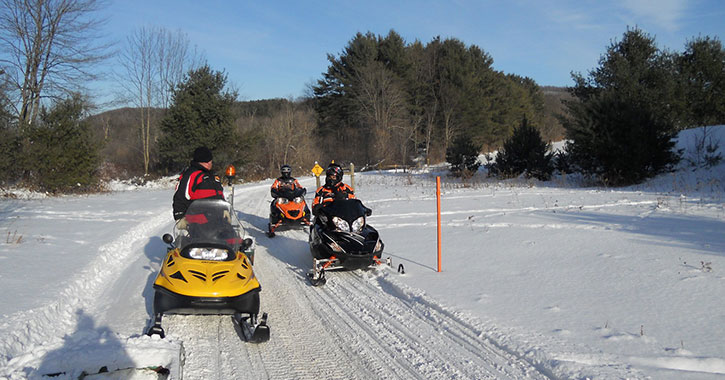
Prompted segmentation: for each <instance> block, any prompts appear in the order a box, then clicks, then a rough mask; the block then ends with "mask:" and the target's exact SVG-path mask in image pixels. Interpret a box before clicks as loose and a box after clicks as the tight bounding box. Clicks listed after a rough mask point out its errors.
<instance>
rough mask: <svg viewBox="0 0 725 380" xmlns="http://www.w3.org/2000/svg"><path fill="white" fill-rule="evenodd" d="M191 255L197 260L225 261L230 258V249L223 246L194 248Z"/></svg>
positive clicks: (190, 252)
mask: <svg viewBox="0 0 725 380" xmlns="http://www.w3.org/2000/svg"><path fill="white" fill-rule="evenodd" d="M189 257H191V258H192V259H196V260H210V261H225V260H227V259H228V258H229V251H227V250H226V249H221V248H192V249H190V250H189Z"/></svg>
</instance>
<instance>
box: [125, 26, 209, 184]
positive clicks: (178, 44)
mask: <svg viewBox="0 0 725 380" xmlns="http://www.w3.org/2000/svg"><path fill="white" fill-rule="evenodd" d="M198 62H199V60H198V59H197V55H196V54H195V51H194V53H193V52H192V50H191V49H190V48H189V39H188V37H187V36H186V35H185V34H184V33H182V32H180V31H179V32H176V33H172V32H169V31H168V30H166V29H163V28H158V27H149V28H146V27H142V28H139V29H137V30H136V31H135V32H134V33H133V34H131V35H130V36H129V37H128V38H127V40H126V46H125V48H124V49H123V51H122V52H121V54H120V55H119V63H120V67H121V69H122V72H121V73H117V74H116V76H117V78H118V80H119V82H120V84H121V87H122V88H123V90H124V92H125V94H124V95H125V96H127V97H128V98H129V99H130V101H131V102H132V103H133V104H134V105H135V106H136V108H138V109H139V112H140V122H139V135H140V142H141V154H142V157H143V163H144V175H147V174H148V172H149V166H150V163H151V140H152V136H153V135H154V131H155V123H156V120H154V119H153V117H152V114H153V109H154V108H167V107H168V105H169V103H170V99H171V92H172V88H173V86H174V85H175V84H177V83H179V82H180V81H181V80H182V78H183V76H184V73H186V72H187V71H188V70H190V69H192V68H193V67H195V65H197V64H198Z"/></svg>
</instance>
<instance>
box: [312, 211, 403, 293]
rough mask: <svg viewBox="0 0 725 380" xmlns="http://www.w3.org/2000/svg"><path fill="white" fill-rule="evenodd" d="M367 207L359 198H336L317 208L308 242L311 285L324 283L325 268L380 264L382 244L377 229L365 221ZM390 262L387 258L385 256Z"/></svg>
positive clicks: (362, 266) (367, 212) (347, 267)
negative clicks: (311, 260)
mask: <svg viewBox="0 0 725 380" xmlns="http://www.w3.org/2000/svg"><path fill="white" fill-rule="evenodd" d="M370 213H371V210H370V209H368V208H367V207H365V206H364V205H363V204H362V202H361V201H360V200H359V199H345V200H336V201H334V202H330V203H329V204H326V205H324V206H323V207H322V208H320V211H319V214H318V215H317V217H316V218H315V223H314V224H313V225H312V227H311V228H310V234H309V246H310V254H311V255H312V259H313V268H312V270H311V271H310V273H309V278H310V281H311V282H312V284H313V285H321V284H324V283H325V272H326V271H331V270H336V269H346V270H355V269H362V268H367V267H370V266H374V265H379V264H381V263H382V262H381V258H382V254H383V248H384V247H385V244H383V241H382V240H381V239H380V235H379V234H378V231H377V230H376V229H375V228H373V227H372V226H370V225H369V224H367V221H366V217H367V216H370ZM386 263H387V264H388V265H391V262H390V259H387V260H386Z"/></svg>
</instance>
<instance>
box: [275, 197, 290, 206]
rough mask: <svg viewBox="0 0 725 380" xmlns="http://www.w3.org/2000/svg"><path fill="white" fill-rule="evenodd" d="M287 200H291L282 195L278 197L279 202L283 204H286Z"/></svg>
mask: <svg viewBox="0 0 725 380" xmlns="http://www.w3.org/2000/svg"><path fill="white" fill-rule="evenodd" d="M287 202H289V201H288V200H287V198H282V197H279V198H277V204H280V205H283V204H286V203H287Z"/></svg>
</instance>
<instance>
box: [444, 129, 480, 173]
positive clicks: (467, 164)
mask: <svg viewBox="0 0 725 380" xmlns="http://www.w3.org/2000/svg"><path fill="white" fill-rule="evenodd" d="M480 151H481V147H480V146H477V145H475V144H474V143H473V141H471V139H470V138H468V137H467V136H460V137H458V138H456V139H455V140H454V141H453V144H452V145H451V146H450V147H449V148H448V149H447V151H446V162H448V163H449V164H450V165H451V167H450V171H451V174H452V175H453V176H454V177H463V178H470V177H471V176H473V174H475V173H476V171H477V170H478V168H479V167H480V166H481V162H480V161H479V160H478V155H479V153H480Z"/></svg>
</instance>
